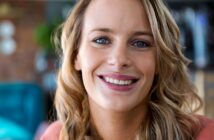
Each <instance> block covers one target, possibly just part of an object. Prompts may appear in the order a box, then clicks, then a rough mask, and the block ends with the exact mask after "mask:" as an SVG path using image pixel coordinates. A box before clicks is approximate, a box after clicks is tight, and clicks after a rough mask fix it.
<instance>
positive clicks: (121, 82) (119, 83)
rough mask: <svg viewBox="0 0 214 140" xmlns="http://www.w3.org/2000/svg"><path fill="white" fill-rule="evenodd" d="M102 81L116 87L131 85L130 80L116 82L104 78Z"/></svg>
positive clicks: (115, 80)
mask: <svg viewBox="0 0 214 140" xmlns="http://www.w3.org/2000/svg"><path fill="white" fill-rule="evenodd" d="M104 80H105V81H106V82H108V83H111V84H116V85H130V84H131V83H132V80H117V79H113V78H110V77H104Z"/></svg>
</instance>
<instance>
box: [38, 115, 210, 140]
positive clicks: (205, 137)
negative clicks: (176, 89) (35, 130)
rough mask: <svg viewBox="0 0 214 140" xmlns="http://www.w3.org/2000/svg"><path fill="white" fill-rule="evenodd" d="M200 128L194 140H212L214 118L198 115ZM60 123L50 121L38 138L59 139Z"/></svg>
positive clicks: (46, 139) (44, 139) (43, 139)
mask: <svg viewBox="0 0 214 140" xmlns="http://www.w3.org/2000/svg"><path fill="white" fill-rule="evenodd" d="M199 118H200V121H201V124H202V128H201V131H200V132H199V134H198V136H197V138H196V140H214V120H212V119H208V118H206V117H199ZM60 129H61V123H60V122H59V121H56V122H54V123H52V124H51V125H50V126H49V127H48V129H47V130H46V131H45V132H44V134H43V136H42V137H41V139H40V140H59V134H60Z"/></svg>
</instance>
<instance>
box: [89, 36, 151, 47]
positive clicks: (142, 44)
mask: <svg viewBox="0 0 214 140" xmlns="http://www.w3.org/2000/svg"><path fill="white" fill-rule="evenodd" d="M92 41H93V42H94V43H96V44H98V45H109V44H110V43H111V41H110V39H109V38H108V37H105V36H101V37H97V38H95V39H93V40H92ZM139 43H140V44H139ZM130 44H131V46H133V47H136V48H139V49H143V48H148V47H150V46H151V44H150V43H148V42H147V41H143V40H138V39H136V40H133V41H131V42H130ZM139 45H140V46H139Z"/></svg>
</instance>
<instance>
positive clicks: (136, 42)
mask: <svg viewBox="0 0 214 140" xmlns="http://www.w3.org/2000/svg"><path fill="white" fill-rule="evenodd" d="M139 43H140V44H139ZM131 45H132V46H133V47H137V48H148V47H150V46H151V45H150V43H148V42H146V41H143V40H134V41H131ZM138 45H140V46H138Z"/></svg>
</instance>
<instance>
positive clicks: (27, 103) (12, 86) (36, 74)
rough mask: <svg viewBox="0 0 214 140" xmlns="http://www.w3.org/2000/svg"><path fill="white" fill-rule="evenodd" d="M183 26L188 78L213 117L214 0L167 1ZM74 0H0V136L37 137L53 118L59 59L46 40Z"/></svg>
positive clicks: (13, 138)
mask: <svg viewBox="0 0 214 140" xmlns="http://www.w3.org/2000/svg"><path fill="white" fill-rule="evenodd" d="M166 2H167V4H168V6H169V7H170V9H171V11H172V13H173V16H174V18H175V19H176V22H177V23H178V25H179V27H180V29H181V35H182V36H181V42H182V44H183V45H184V46H185V47H186V49H185V54H186V56H187V57H188V58H190V59H191V60H193V63H192V64H191V65H190V66H189V69H190V77H191V79H192V80H193V82H194V83H195V85H196V86H197V88H198V91H199V95H200V96H201V97H202V98H203V100H204V101H205V105H204V108H203V109H202V110H201V111H200V114H205V115H207V116H208V117H211V118H214V109H213V107H214V19H213V18H214V0H167V1H166ZM74 3H75V2H74V0H0V103H1V106H0V139H1V140H2V139H3V140H5V139H7V140H31V139H39V137H40V135H41V133H43V132H44V130H45V128H46V127H47V126H48V123H49V122H50V121H51V120H54V119H55V118H56V113H55V110H54V108H53V98H54V92H55V88H56V78H55V76H56V72H57V69H58V67H59V60H58V58H57V55H56V53H55V51H54V47H53V45H51V43H50V36H51V33H52V32H53V31H54V29H55V28H56V27H57V26H58V25H59V24H60V23H61V22H62V21H63V20H64V19H65V18H66V16H67V14H68V13H69V11H70V10H71V9H72V6H73V4H74Z"/></svg>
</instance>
